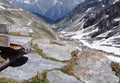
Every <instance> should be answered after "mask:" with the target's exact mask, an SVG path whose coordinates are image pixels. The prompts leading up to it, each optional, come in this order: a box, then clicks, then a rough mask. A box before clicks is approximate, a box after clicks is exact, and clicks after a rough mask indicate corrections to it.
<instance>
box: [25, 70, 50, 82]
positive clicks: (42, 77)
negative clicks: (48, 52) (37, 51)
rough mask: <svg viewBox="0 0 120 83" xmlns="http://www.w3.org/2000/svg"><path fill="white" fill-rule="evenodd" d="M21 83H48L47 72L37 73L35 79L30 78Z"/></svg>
mask: <svg viewBox="0 0 120 83" xmlns="http://www.w3.org/2000/svg"><path fill="white" fill-rule="evenodd" d="M23 83H49V80H48V79H47V71H44V72H43V73H39V72H37V75H36V76H35V77H32V78H31V79H29V80H27V81H24V82H23Z"/></svg>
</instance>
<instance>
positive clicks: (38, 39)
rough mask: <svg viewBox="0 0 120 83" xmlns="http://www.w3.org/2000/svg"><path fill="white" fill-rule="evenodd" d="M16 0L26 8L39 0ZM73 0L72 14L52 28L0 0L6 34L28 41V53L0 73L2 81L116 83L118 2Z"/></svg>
mask: <svg viewBox="0 0 120 83" xmlns="http://www.w3.org/2000/svg"><path fill="white" fill-rule="evenodd" d="M10 1H11V3H12V2H13V0H10ZM15 1H18V2H20V3H21V4H22V3H23V4H22V6H24V7H25V6H27V7H26V8H29V7H28V5H29V4H30V5H31V3H32V5H35V4H34V3H37V2H38V0H34V1H33V0H24V1H22V0H21V1H19V0H15ZM40 1H41V0H40ZM62 1H63V2H64V0H62ZM72 1H73V0H68V2H64V4H68V3H69V2H70V3H71V2H72ZM75 1H76V2H75V3H77V4H79V5H78V6H76V7H75V6H74V7H75V8H74V7H73V10H72V7H71V6H69V7H68V8H71V9H70V10H72V11H70V12H69V13H68V14H67V15H66V16H65V17H64V18H62V19H61V20H60V21H59V22H57V23H55V24H50V23H47V22H46V21H45V20H44V19H42V18H40V17H38V16H36V15H34V14H33V13H31V11H30V10H29V11H26V10H24V9H22V8H19V7H16V6H14V5H12V4H9V3H8V2H6V1H5V0H0V18H1V20H0V23H1V24H7V26H8V28H9V33H8V34H9V35H11V36H20V37H31V38H32V44H31V51H30V52H29V53H28V54H25V55H24V56H23V57H21V58H19V59H18V60H17V61H15V62H13V63H12V64H10V65H9V66H7V67H6V68H4V69H3V70H1V71H0V83H119V82H120V71H119V70H120V48H119V45H120V43H119V40H120V39H119V35H120V34H119V30H120V29H119V28H120V19H119V18H120V11H119V10H120V9H119V7H120V2H119V0H75ZM30 2H31V3H30ZM48 2H49V1H48ZM50 2H51V3H50V4H60V2H59V1H57V0H50ZM53 2H54V3H53ZM78 2H80V3H78ZM43 3H45V2H44V1H43ZM25 4H27V5H25ZM50 4H49V5H50ZM73 5H74V3H73ZM39 6H40V5H39ZM50 6H51V5H50ZM56 6H58V5H56ZM56 6H53V7H54V8H57V7H56ZM46 8H47V7H46ZM63 8H64V7H63ZM30 9H31V8H30ZM42 9H44V8H42ZM58 9H59V8H58ZM42 11H46V9H44V10H42ZM49 11H50V12H49V14H51V12H55V11H57V10H56V9H55V10H53V11H52V10H49ZM47 16H48V17H50V16H49V15H47ZM57 17H58V16H57ZM55 19H57V18H55ZM21 41H22V40H21Z"/></svg>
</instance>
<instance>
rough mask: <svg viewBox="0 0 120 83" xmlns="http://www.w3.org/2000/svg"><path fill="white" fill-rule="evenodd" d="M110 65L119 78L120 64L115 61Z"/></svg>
mask: <svg viewBox="0 0 120 83" xmlns="http://www.w3.org/2000/svg"><path fill="white" fill-rule="evenodd" d="M111 67H112V69H113V71H115V74H116V75H117V76H118V77H119V78H120V64H119V63H116V62H112V63H111Z"/></svg>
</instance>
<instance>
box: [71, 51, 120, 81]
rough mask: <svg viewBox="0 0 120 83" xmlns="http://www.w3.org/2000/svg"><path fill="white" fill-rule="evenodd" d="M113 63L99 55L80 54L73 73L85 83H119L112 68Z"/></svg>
mask: <svg viewBox="0 0 120 83" xmlns="http://www.w3.org/2000/svg"><path fill="white" fill-rule="evenodd" d="M110 63H111V61H110V60H109V59H108V58H106V57H105V56H103V55H101V54H99V53H91V52H87V51H86V52H82V53H79V54H78V60H77V65H76V66H75V67H74V68H73V72H74V74H75V75H76V76H78V77H79V78H80V79H81V80H82V81H84V82H85V83H118V82H119V78H118V77H117V76H115V73H114V72H113V71H112V69H111V67H110Z"/></svg>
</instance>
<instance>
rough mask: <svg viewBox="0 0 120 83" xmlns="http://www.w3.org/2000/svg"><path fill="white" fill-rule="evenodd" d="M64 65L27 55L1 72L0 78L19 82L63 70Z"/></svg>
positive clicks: (34, 55)
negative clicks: (49, 70)
mask: <svg viewBox="0 0 120 83" xmlns="http://www.w3.org/2000/svg"><path fill="white" fill-rule="evenodd" d="M63 66H65V64H64V63H61V62H55V61H50V60H46V59H44V58H42V57H40V56H39V55H37V54H27V55H25V57H23V58H21V59H20V60H18V62H16V63H13V64H12V65H11V66H9V67H7V68H6V69H4V70H2V71H1V72H0V77H7V78H12V79H15V80H17V81H23V80H27V79H29V78H32V77H34V76H35V75H37V72H42V71H44V70H47V69H54V68H61V67H63Z"/></svg>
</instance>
